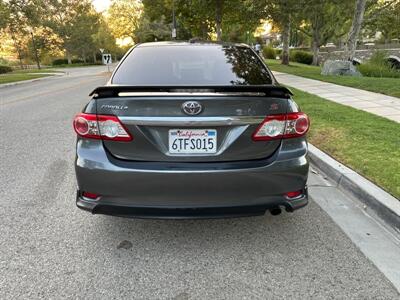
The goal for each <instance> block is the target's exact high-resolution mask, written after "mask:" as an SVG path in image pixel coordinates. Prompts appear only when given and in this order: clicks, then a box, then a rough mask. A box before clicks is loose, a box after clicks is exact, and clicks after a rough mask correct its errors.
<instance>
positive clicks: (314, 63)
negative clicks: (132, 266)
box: [312, 41, 319, 66]
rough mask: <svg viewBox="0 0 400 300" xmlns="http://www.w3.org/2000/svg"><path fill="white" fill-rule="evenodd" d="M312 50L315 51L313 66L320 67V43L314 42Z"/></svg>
mask: <svg viewBox="0 0 400 300" xmlns="http://www.w3.org/2000/svg"><path fill="white" fill-rule="evenodd" d="M312 50H313V58H312V65H313V66H318V54H319V46H318V42H316V41H313V43H312Z"/></svg>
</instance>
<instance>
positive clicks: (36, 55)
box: [31, 31, 40, 69]
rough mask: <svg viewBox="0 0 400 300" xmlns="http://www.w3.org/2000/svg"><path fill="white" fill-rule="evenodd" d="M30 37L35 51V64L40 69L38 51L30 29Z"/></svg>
mask: <svg viewBox="0 0 400 300" xmlns="http://www.w3.org/2000/svg"><path fill="white" fill-rule="evenodd" d="M31 37H32V46H33V52H35V59H36V64H37V67H38V69H40V61H39V56H38V53H37V49H36V44H35V38H34V37H33V32H32V31H31Z"/></svg>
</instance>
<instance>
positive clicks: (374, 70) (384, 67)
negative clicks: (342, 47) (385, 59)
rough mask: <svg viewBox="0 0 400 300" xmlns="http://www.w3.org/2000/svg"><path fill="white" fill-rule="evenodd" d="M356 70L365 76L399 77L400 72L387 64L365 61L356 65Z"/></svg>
mask: <svg viewBox="0 0 400 300" xmlns="http://www.w3.org/2000/svg"><path fill="white" fill-rule="evenodd" d="M357 69H358V71H360V73H361V74H362V75H363V76H366V77H389V78H400V72H399V71H397V70H396V69H395V68H393V67H390V66H389V65H388V64H374V63H371V62H366V63H364V64H361V65H358V66H357Z"/></svg>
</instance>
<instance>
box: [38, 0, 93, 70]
mask: <svg viewBox="0 0 400 300" xmlns="http://www.w3.org/2000/svg"><path fill="white" fill-rule="evenodd" d="M45 10H46V14H44V15H45V16H46V17H45V18H44V20H43V23H44V25H46V26H48V27H49V28H51V29H52V30H53V32H55V33H56V34H57V35H58V36H59V37H60V39H61V41H62V42H61V44H62V48H63V49H64V50H65V52H66V56H67V59H68V63H69V64H71V63H72V55H74V54H78V55H81V56H82V57H83V59H84V60H86V54H87V53H88V52H89V51H90V50H91V49H93V47H94V44H93V41H92V35H93V34H95V33H96V32H97V29H98V18H99V15H98V14H97V13H96V12H95V10H94V8H93V6H92V3H91V1H90V0H61V1H59V0H46V6H45Z"/></svg>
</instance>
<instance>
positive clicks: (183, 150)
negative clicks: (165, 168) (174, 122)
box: [168, 128, 218, 155]
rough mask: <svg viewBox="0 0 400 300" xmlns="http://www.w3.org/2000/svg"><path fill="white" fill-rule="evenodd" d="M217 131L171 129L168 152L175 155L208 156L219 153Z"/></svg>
mask: <svg viewBox="0 0 400 300" xmlns="http://www.w3.org/2000/svg"><path fill="white" fill-rule="evenodd" d="M217 141H218V139H217V130H216V129H201V128H200V129H198V128H196V129H190V128H188V129H186V128H185V129H182V128H180V129H170V130H168V151H169V153H170V154H174V155H207V154H215V153H217Z"/></svg>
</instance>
